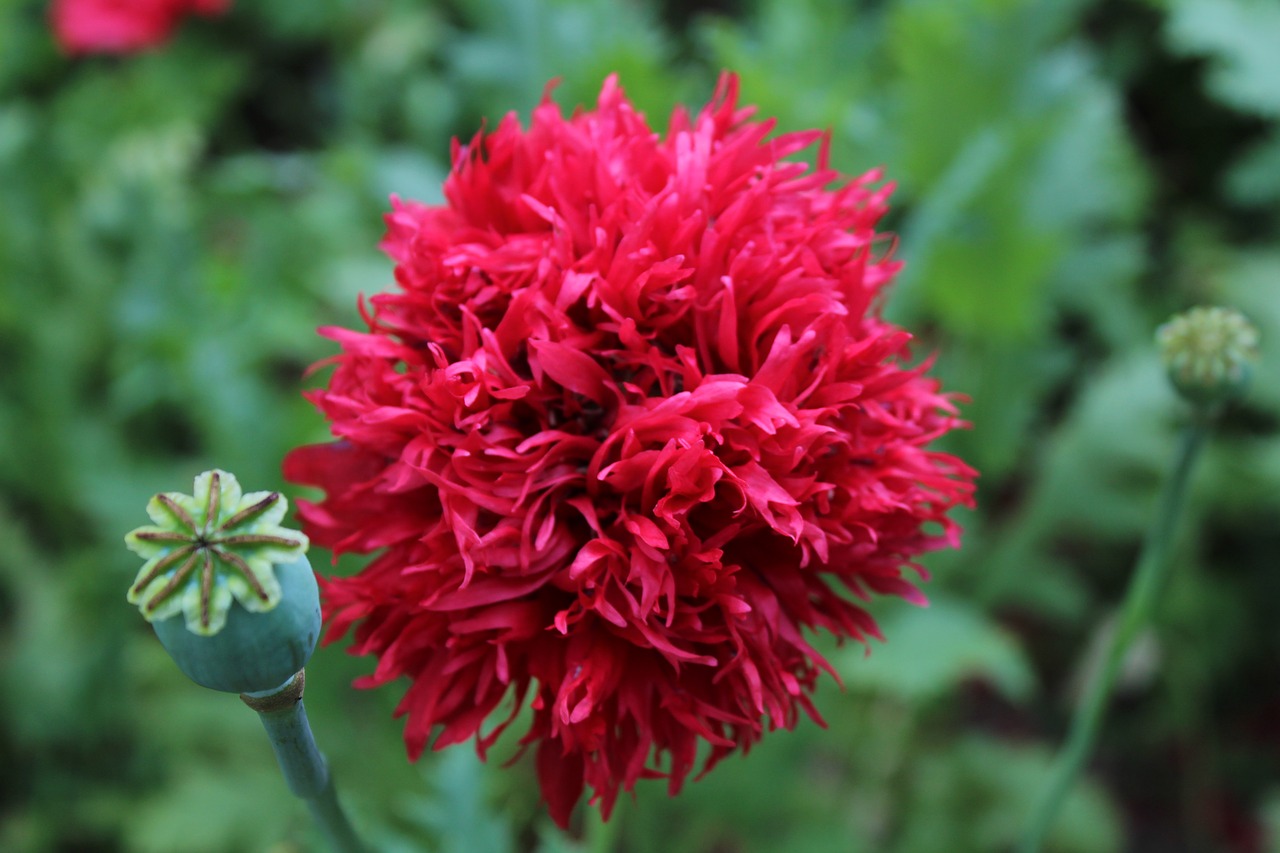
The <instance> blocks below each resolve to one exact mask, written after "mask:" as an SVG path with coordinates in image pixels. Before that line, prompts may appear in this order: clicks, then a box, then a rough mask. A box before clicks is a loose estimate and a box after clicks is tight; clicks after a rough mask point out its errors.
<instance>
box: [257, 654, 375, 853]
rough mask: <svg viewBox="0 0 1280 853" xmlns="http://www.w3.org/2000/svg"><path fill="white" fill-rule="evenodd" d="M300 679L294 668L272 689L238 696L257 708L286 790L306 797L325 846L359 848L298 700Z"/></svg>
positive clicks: (345, 851)
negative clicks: (325, 838)
mask: <svg viewBox="0 0 1280 853" xmlns="http://www.w3.org/2000/svg"><path fill="white" fill-rule="evenodd" d="M303 685H304V676H303V673H302V672H299V673H298V674H297V675H295V676H294V677H293V678H292V679H290V680H289V682H288V683H287V684H285V685H284V686H283V687H281V688H279V689H278V690H276V691H273V692H270V693H267V694H265V695H264V694H248V693H246V694H241V696H240V698H241V699H243V700H244V703H245V704H246V705H248V706H249V707H250V708H252V709H253V710H255V711H257V712H258V717H259V718H260V719H261V720H262V726H263V728H265V729H266V730H267V737H268V738H269V739H270V740H271V748H272V749H273V750H275V753H276V761H277V762H279V764H280V771H281V772H282V773H283V774H284V779H285V782H286V783H288V785H289V790H290V791H292V792H293V795H294V796H296V797H298V798H299V799H301V800H304V801H305V802H306V804H307V808H309V809H310V810H311V815H312V816H313V817H314V818H315V820H316V823H318V824H319V825H320V829H321V830H323V832H324V834H325V836H327V837H328V839H329V844H330V846H332V847H333V849H334V850H335V851H337V853H363V851H364V847H363V845H361V843H360V840H359V838H357V837H356V833H355V830H354V829H353V828H352V826H351V822H350V821H348V820H347V816H346V814H345V813H344V812H343V811H342V806H341V805H339V803H338V797H337V794H336V793H335V791H334V787H333V777H332V775H330V773H329V767H328V764H327V763H326V762H325V760H324V756H323V755H321V754H320V750H319V749H318V748H316V740H315V737H314V736H313V735H312V734H311V725H310V724H309V723H308V722H307V709H306V708H305V707H304V706H303V704H302V689H303Z"/></svg>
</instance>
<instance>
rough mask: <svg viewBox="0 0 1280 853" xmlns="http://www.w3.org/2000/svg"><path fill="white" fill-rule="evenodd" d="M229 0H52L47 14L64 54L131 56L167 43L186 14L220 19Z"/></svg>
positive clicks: (228, 6) (228, 4)
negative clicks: (121, 54)
mask: <svg viewBox="0 0 1280 853" xmlns="http://www.w3.org/2000/svg"><path fill="white" fill-rule="evenodd" d="M230 6H231V0H53V4H52V6H50V11H49V16H50V20H51V23H52V24H53V33H54V37H55V38H56V39H57V41H58V44H59V46H61V47H62V49H63V50H64V51H66V52H67V53H71V54H85V53H134V52H137V51H140V50H145V49H147V48H149V47H155V46H156V45H159V44H163V43H164V42H166V41H168V40H169V37H170V35H172V33H173V30H174V28H175V27H176V26H177V25H178V21H179V20H180V19H181V18H183V17H184V16H186V15H206V16H212V15H221V14H223V13H224V12H226V11H227V9H228V8H230Z"/></svg>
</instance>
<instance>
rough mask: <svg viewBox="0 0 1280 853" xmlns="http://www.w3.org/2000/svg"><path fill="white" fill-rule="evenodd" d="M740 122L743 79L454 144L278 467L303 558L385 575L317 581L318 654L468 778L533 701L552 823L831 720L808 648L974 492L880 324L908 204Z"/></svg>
mask: <svg viewBox="0 0 1280 853" xmlns="http://www.w3.org/2000/svg"><path fill="white" fill-rule="evenodd" d="M736 102H737V81H736V79H735V78H734V77H733V76H730V75H726V76H724V77H723V78H722V79H721V81H720V84H719V86H718V88H717V91H716V93H715V95H714V97H713V99H712V100H711V102H710V103H709V104H708V105H707V106H706V107H705V108H704V109H702V110H701V111H700V112H699V113H698V114H697V115H696V116H691V115H690V114H689V113H687V112H686V111H684V110H677V111H676V112H675V113H674V115H673V116H672V119H671V124H670V129H669V132H668V133H667V134H666V135H665V137H663V136H660V135H658V134H656V133H654V132H653V131H652V130H651V129H650V128H649V127H648V125H647V124H646V123H645V120H644V118H643V116H642V115H641V114H640V113H638V112H637V111H636V110H635V109H634V108H633V107H632V105H631V104H630V103H629V102H628V100H627V99H626V98H625V96H624V94H623V92H622V90H621V89H620V87H619V85H618V82H617V80H616V79H614V78H610V79H609V80H607V81H606V82H605V84H604V87H603V90H602V92H601V94H600V97H599V101H598V105H597V107H596V108H595V109H594V110H590V111H579V112H576V113H575V114H573V115H572V116H570V117H566V116H564V115H563V114H562V112H561V111H560V109H559V108H558V107H557V106H556V104H555V103H553V102H552V101H551V99H550V98H549V97H546V98H544V99H543V102H542V103H541V104H540V105H539V106H538V107H537V108H536V109H535V110H534V112H533V115H532V119H531V122H530V124H529V127H528V128H527V129H525V128H523V127H522V125H521V123H520V122H519V120H518V119H517V118H516V117H515V116H514V115H510V116H508V117H506V118H505V119H504V120H503V121H502V122H501V123H500V124H499V125H498V126H497V128H496V129H494V130H493V131H492V132H488V133H486V132H483V131H482V132H481V133H479V134H477V135H476V136H475V137H474V138H473V139H472V140H471V141H470V142H469V143H468V144H465V145H463V144H459V143H456V142H455V144H454V147H453V151H452V163H453V167H452V171H451V173H450V175H449V177H448V179H447V181H446V183H445V187H444V190H445V197H446V199H447V201H446V203H445V204H444V205H443V206H438V207H436V206H427V205H423V204H419V203H415V202H411V201H401V200H399V199H395V198H393V200H392V211H391V213H390V214H388V216H387V226H388V227H387V233H386V237H385V239H384V241H383V243H382V248H383V249H384V250H385V251H386V252H387V253H388V254H389V255H390V256H391V257H392V258H393V259H394V260H395V262H396V268H395V276H396V282H397V285H398V288H397V289H396V290H395V291H393V292H389V293H384V294H381V295H378V296H375V297H373V298H372V299H371V300H370V301H369V304H364V303H362V313H363V315H364V319H365V322H366V324H367V327H368V330H367V331H360V332H357V331H350V330H344V329H337V328H326V329H323V330H322V333H323V334H325V335H327V336H328V337H330V338H332V339H334V340H335V341H337V342H338V343H339V344H340V345H341V348H342V352H341V354H340V355H338V356H336V357H335V358H334V359H333V360H334V361H335V362H336V370H335V372H334V373H333V375H332V378H331V380H330V382H329V384H328V387H327V388H325V389H323V390H318V391H314V392H311V393H310V398H311V399H312V400H313V401H314V403H315V404H316V405H317V406H318V407H319V409H320V410H321V411H322V412H323V413H324V415H325V416H326V417H327V418H328V419H329V420H330V421H331V426H332V431H333V433H334V434H335V435H336V436H337V437H338V440H337V441H335V442H332V443H328V444H321V445H313V446H308V447H302V448H298V449H296V450H294V451H293V452H292V453H291V454H290V455H289V456H288V458H287V459H286V462H285V473H286V476H287V477H288V478H289V479H291V480H293V481H295V482H298V483H304V484H310V485H314V486H318V487H320V488H322V489H323V490H324V491H325V493H326V496H325V498H324V500H322V501H319V502H306V501H299V507H300V514H301V517H302V519H303V522H304V525H305V528H306V532H307V534H308V535H309V536H310V537H311V538H312V539H313V540H314V541H315V542H316V543H318V544H321V545H324V546H327V547H329V548H331V549H333V550H334V551H335V552H346V551H355V552H362V553H363V552H380V553H379V554H378V556H377V557H376V558H375V559H373V560H372V562H371V563H369V565H368V566H367V567H366V568H365V569H364V570H363V571H361V572H360V573H358V574H356V575H355V576H352V577H340V578H332V579H328V580H326V581H325V582H324V584H323V587H324V601H325V616H326V620H327V623H328V630H327V639H328V640H329V641H332V640H334V639H336V638H339V637H342V636H344V635H346V634H348V633H349V632H353V633H354V644H353V647H352V651H353V653H357V654H367V655H375V656H377V658H378V663H377V668H376V670H375V671H374V673H373V674H372V675H371V676H369V677H367V678H365V679H363V680H362V681H361V682H360V684H361V686H374V685H379V684H383V683H386V682H388V681H391V680H393V679H396V678H399V677H401V676H407V677H408V678H409V679H410V681H411V684H410V686H409V687H408V690H407V692H406V693H405V695H404V698H403V701H402V702H401V703H400V706H399V709H398V710H399V713H400V714H403V715H406V716H407V723H406V726H405V740H406V743H407V746H408V751H409V754H410V756H411V757H413V758H416V757H417V756H418V755H419V754H420V753H421V752H422V750H423V749H424V748H425V747H426V746H427V745H428V743H429V742H430V743H432V744H433V746H434V747H435V748H437V749H438V748H441V747H444V746H446V745H448V744H453V743H457V742H460V741H463V740H467V739H469V738H472V737H475V738H476V741H477V745H478V749H479V751H480V753H481V755H483V754H484V753H485V751H486V750H487V749H488V747H489V746H490V745H491V744H492V743H493V742H494V740H495V739H496V738H497V737H498V735H499V734H500V733H501V732H502V730H503V729H504V728H506V727H507V726H508V725H509V724H510V723H511V722H512V721H513V720H514V719H516V715H517V713H518V711H519V709H520V708H521V707H522V706H525V705H526V704H527V705H528V706H529V707H531V709H532V714H531V725H530V728H529V729H528V731H527V733H526V734H525V735H524V739H523V743H525V744H526V745H532V746H535V747H536V766H537V772H538V775H539V780H540V784H541V788H542V792H543V796H544V798H545V800H546V802H547V804H548V807H549V810H550V813H551V815H552V817H553V818H554V819H555V820H556V821H557V822H558V823H559V824H561V825H564V824H566V823H567V821H568V820H569V816H570V813H571V812H572V810H573V808H574V805H575V803H576V802H577V801H578V800H579V798H580V797H581V795H582V793H583V789H584V785H590V786H591V788H592V789H594V796H593V801H595V802H598V803H599V805H600V807H601V809H602V810H603V812H604V814H605V815H606V816H607V815H608V813H609V810H610V809H611V808H612V806H613V804H614V802H615V799H616V797H617V795H618V792H619V790H620V789H622V790H631V789H632V788H633V786H634V785H635V783H636V781H637V780H638V779H641V778H647V777H664V778H666V779H667V780H668V783H669V788H670V790H671V791H672V792H673V793H674V792H675V791H677V790H678V789H679V788H680V786H681V784H682V783H683V782H684V781H685V779H686V777H687V776H688V774H689V773H690V772H691V770H692V769H694V767H695V764H697V763H698V760H699V747H700V744H702V743H703V742H705V744H706V747H705V749H704V750H703V764H704V765H705V766H706V767H707V768H709V767H710V766H711V765H714V764H715V763H716V762H718V761H719V760H720V759H722V758H724V757H725V756H726V755H728V754H730V753H731V752H733V751H734V750H736V749H738V748H741V749H743V750H746V749H747V748H749V747H750V746H751V745H752V744H753V743H754V742H756V741H757V740H758V739H759V738H760V737H761V735H762V733H763V731H764V730H765V729H766V728H770V729H772V728H776V727H779V726H781V727H786V728H790V727H792V726H793V725H795V723H796V722H797V720H798V718H799V716H800V715H801V711H802V710H803V711H804V712H807V713H808V714H809V715H811V716H814V717H816V713H815V711H814V709H813V707H812V705H811V703H810V700H809V693H810V692H811V691H812V689H813V687H814V683H815V681H816V679H817V677H818V674H819V672H820V671H822V670H828V671H829V669H830V668H829V667H828V665H827V664H826V662H825V661H824V660H823V659H822V657H821V656H820V655H819V654H818V653H817V652H816V651H815V650H814V649H813V648H812V647H811V646H810V644H809V642H807V640H806V638H805V631H806V629H820V630H825V631H829V632H831V633H832V634H834V635H836V636H837V637H841V638H853V639H856V640H865V639H866V638H868V637H878V636H879V635H878V632H877V630H876V626H875V623H874V622H873V621H872V619H871V618H870V616H869V615H868V614H867V613H866V612H865V610H863V609H862V607H860V606H859V603H858V602H859V600H863V599H866V598H868V597H869V596H870V595H871V594H872V593H883V594H889V595H897V596H902V597H905V598H907V599H910V600H913V601H918V602H922V601H923V598H922V597H921V595H920V593H919V591H918V590H917V589H916V587H915V586H914V585H913V584H912V582H911V580H910V579H909V578H908V574H909V572H912V571H913V572H914V573H916V574H921V573H922V571H921V569H920V567H919V566H918V565H917V564H916V563H915V562H913V560H914V559H915V558H916V557H917V556H918V555H919V554H920V553H921V552H923V551H926V550H928V549H931V548H934V547H938V546H940V545H944V544H955V543H956V540H957V537H958V530H957V528H956V526H955V525H954V523H953V522H951V521H950V520H949V519H948V518H947V515H946V513H947V511H948V510H949V509H950V508H951V507H953V506H955V505H957V504H968V503H969V502H970V501H971V497H972V490H973V476H974V472H973V471H972V470H971V469H969V468H968V467H967V466H965V465H964V463H962V462H961V461H960V460H958V459H956V458H954V457H951V456H948V455H945V454H943V453H939V452H936V451H931V450H928V449H927V447H928V445H929V444H930V442H932V441H933V440H934V439H936V438H937V437H938V436H940V435H942V434H943V433H945V432H947V431H948V430H950V429H952V428H954V427H956V426H957V425H958V424H959V421H958V420H957V419H956V416H955V412H954V407H953V406H952V404H951V402H950V400H949V399H948V397H947V396H946V395H944V394H942V393H941V392H940V391H939V389H938V384H937V382H936V381H935V380H932V379H930V378H928V377H926V376H925V375H924V368H923V367H921V366H908V363H907V359H908V351H907V343H908V340H909V337H910V336H909V335H908V334H907V333H906V332H904V331H902V330H900V329H898V328H895V327H894V326H892V325H890V324H888V323H886V322H885V321H884V320H883V319H881V318H880V316H879V311H878V305H879V301H880V297H881V295H882V294H883V292H884V290H885V287H886V285H888V283H889V282H890V279H891V278H892V277H893V275H894V272H895V271H896V270H897V268H898V263H897V262H896V261H893V260H891V259H890V258H889V257H888V246H887V245H886V243H885V241H884V240H882V239H881V236H880V235H878V234H877V233H876V231H875V225H876V222H877V220H878V219H880V217H881V216H882V215H883V214H884V212H885V210H886V201H887V197H888V195H889V192H890V187H889V186H886V185H880V175H879V174H878V173H875V172H872V173H868V174H866V175H863V176H861V177H859V178H855V179H853V180H847V179H844V178H842V177H841V176H840V175H839V174H837V173H836V172H834V171H833V170H831V169H830V168H829V167H828V165H827V156H826V139H825V137H824V134H822V133H820V132H817V131H813V132H804V133H788V134H781V135H774V136H771V132H772V128H773V123H772V122H768V121H766V122H758V121H753V120H752V118H751V117H752V114H753V111H752V110H751V109H748V108H740V107H738V106H737V103H736ZM815 144H816V148H815V147H814V146H815ZM805 149H811V151H812V153H814V154H815V155H816V165H813V166H806V165H805V164H804V163H801V162H796V161H795V160H794V159H791V158H792V157H793V155H797V154H798V153H799V152H802V151H804V150H805ZM500 709H501V710H500ZM495 712H497V713H495ZM491 715H493V716H495V717H497V718H498V719H495V720H494V721H493V722H492V723H491V724H490V727H489V728H488V729H487V730H485V729H484V728H482V724H484V722H485V721H486V720H487V719H489V718H490V716H491ZM433 735H434V741H432V737H433Z"/></svg>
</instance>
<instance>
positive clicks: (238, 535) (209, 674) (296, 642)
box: [125, 470, 320, 693]
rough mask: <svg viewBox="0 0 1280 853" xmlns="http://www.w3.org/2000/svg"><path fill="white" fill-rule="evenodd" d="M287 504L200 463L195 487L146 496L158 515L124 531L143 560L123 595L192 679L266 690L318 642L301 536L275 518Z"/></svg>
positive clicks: (315, 595) (314, 593)
mask: <svg viewBox="0 0 1280 853" xmlns="http://www.w3.org/2000/svg"><path fill="white" fill-rule="evenodd" d="M287 509H288V502H287V501H286V500H285V499H284V498H283V497H281V496H280V494H279V493H277V492H253V493H250V494H247V495H246V494H242V493H241V490H240V484H239V483H238V482H237V481H236V478H235V476H233V475H231V474H228V473H227V472H225V471H217V470H215V471H206V472H204V473H203V474H201V475H200V476H198V477H196V481H195V494H194V495H183V494H180V493H177V492H165V493H163V494H159V495H156V496H155V497H154V498H152V499H151V501H150V503H148V504H147V513H148V514H149V515H150V516H151V519H152V521H153V522H155V523H154V524H153V525H147V526H144V527H139V528H138V529H137V530H134V531H133V532H131V533H130V534H129V535H128V536H126V537H125V544H127V545H128V546H129V548H130V549H131V550H133V551H134V552H135V553H137V554H139V555H140V556H142V557H144V558H146V560H147V562H146V563H145V564H144V565H143V567H142V570H141V571H140V572H139V573H138V577H137V579H136V580H135V581H134V583H133V586H132V587H130V589H129V594H128V599H129V601H130V602H132V603H134V604H137V605H138V607H139V608H140V609H141V610H142V615H143V616H144V617H145V618H146V619H147V621H149V622H151V623H152V625H153V626H154V628H155V631H156V634H157V636H159V638H160V642H161V643H162V644H163V645H164V647H165V648H166V649H167V650H168V651H169V654H170V655H171V656H172V657H173V659H174V661H175V662H176V663H177V664H178V667H179V668H180V669H181V670H182V671H183V672H184V673H186V674H187V676H189V677H190V678H191V679H192V680H193V681H195V682H196V683H198V684H202V685H204V686H205V687H211V688H213V689H214V690H225V691H228V692H231V693H256V692H261V691H269V690H273V689H275V688H278V687H280V686H281V685H282V684H284V683H285V682H286V681H288V680H289V679H290V678H291V677H293V675H294V674H295V673H296V672H298V670H300V669H302V667H303V666H304V665H305V664H306V662H307V660H308V658H310V656H311V652H312V651H313V650H314V649H315V645H316V640H317V639H318V638H319V635H320V596H319V590H318V588H317V585H316V579H315V574H314V573H313V572H312V571H311V565H310V563H308V562H307V558H306V550H307V544H308V543H307V537H305V536H303V535H302V534H301V533H298V532H297V531H294V530H289V529H287V528H284V527H281V526H280V521H281V520H283V518H284V515H285V512H286V510H287ZM180 617H181V618H180Z"/></svg>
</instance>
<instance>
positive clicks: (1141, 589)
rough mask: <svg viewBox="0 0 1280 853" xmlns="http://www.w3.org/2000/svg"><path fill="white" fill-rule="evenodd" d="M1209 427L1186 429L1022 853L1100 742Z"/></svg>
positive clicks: (1201, 420)
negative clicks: (1119, 677)
mask: <svg viewBox="0 0 1280 853" xmlns="http://www.w3.org/2000/svg"><path fill="white" fill-rule="evenodd" d="M1211 426H1212V422H1211V419H1210V418H1209V417H1206V416H1205V415H1204V414H1203V413H1200V412H1197V413H1196V414H1195V415H1193V420H1192V422H1191V423H1189V424H1188V425H1187V426H1186V427H1184V428H1183V431H1182V436H1181V438H1180V441H1179V446H1178V452H1177V456H1176V458H1175V463H1174V468H1173V474H1172V476H1171V477H1170V478H1169V480H1168V482H1166V483H1165V488H1164V492H1163V493H1162V494H1161V496H1160V505H1159V509H1158V512H1157V514H1156V517H1155V520H1154V522H1153V523H1152V525H1151V527H1150V528H1149V529H1148V530H1147V535H1146V539H1145V540H1144V541H1143V544H1142V553H1141V555H1140V556H1139V557H1138V564H1137V567H1136V568H1135V569H1134V573H1133V577H1132V578H1131V579H1130V581H1129V589H1128V591H1127V592H1126V593H1125V599H1124V604H1123V605H1122V609H1121V612H1120V619H1119V621H1118V623H1117V626H1116V630H1115V631H1114V632H1113V633H1112V635H1111V640H1110V643H1109V644H1108V647H1107V650H1106V655H1105V657H1104V658H1103V662H1102V665H1101V666H1099V667H1098V668H1097V669H1096V670H1094V672H1093V673H1092V676H1091V678H1090V680H1089V683H1088V685H1087V686H1086V688H1085V694H1084V697H1083V699H1082V700H1081V702H1080V704H1079V705H1078V706H1077V707H1076V711H1075V715H1074V717H1073V718H1072V720H1071V731H1070V733H1069V735H1068V737H1067V742H1066V743H1065V744H1064V745H1063V747H1062V749H1061V750H1060V751H1059V753H1058V758H1057V761H1056V763H1055V766H1054V769H1053V775H1052V776H1051V777H1050V779H1049V782H1048V784H1046V786H1045V788H1044V791H1043V793H1042V794H1041V797H1040V800H1039V803H1038V804H1037V806H1036V809H1035V811H1034V812H1033V813H1032V819H1031V822H1030V824H1029V825H1028V828H1027V831H1026V833H1025V834H1024V835H1023V838H1022V844H1021V846H1019V848H1018V850H1019V853H1036V852H1037V851H1038V850H1039V849H1040V845H1041V843H1042V842H1043V840H1044V836H1045V834H1046V833H1047V832H1048V831H1049V828H1050V826H1051V825H1052V824H1053V820H1054V818H1055V817H1056V816H1057V814H1058V810H1059V809H1060V808H1061V806H1062V803H1063V801H1064V800H1065V799H1066V797H1067V794H1068V793H1070V791H1071V787H1072V784H1073V783H1074V782H1075V780H1076V777H1077V776H1078V775H1079V774H1080V769H1081V767H1083V765H1084V762H1085V760H1086V759H1087V758H1088V757H1089V754H1090V753H1091V752H1092V751H1093V742H1094V740H1095V739H1096V738H1097V734H1098V728H1099V725H1100V724H1101V722H1102V715H1103V713H1104V712H1105V711H1106V707H1107V700H1108V699H1109V698H1110V696H1111V689H1112V687H1114V686H1115V682H1116V677H1117V675H1119V672H1120V666H1121V664H1122V663H1123V662H1124V659H1125V653H1126V652H1127V651H1128V650H1129V646H1130V645H1131V644H1132V643H1133V640H1134V639H1135V638H1136V637H1137V636H1138V634H1139V633H1140V632H1141V630H1142V629H1143V628H1144V627H1145V626H1146V624H1147V622H1148V621H1149V620H1150V618H1151V612H1152V610H1153V608H1154V606H1155V599H1156V594H1157V592H1159V590H1160V586H1161V584H1162V582H1163V580H1164V577H1165V574H1166V569H1167V567H1168V562H1169V560H1168V555H1169V546H1170V545H1172V544H1173V538H1174V532H1175V530H1176V528H1177V522H1178V518H1179V515H1180V514H1181V510H1182V505H1183V503H1185V501H1184V498H1185V495H1186V490H1187V482H1188V480H1189V479H1190V474H1191V469H1192V466H1193V465H1194V464H1195V460H1196V458H1197V456H1198V455H1199V453H1200V449H1201V447H1202V446H1203V445H1204V442H1205V439H1206V438H1207V437H1208V435H1209V430H1210V427H1211Z"/></svg>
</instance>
